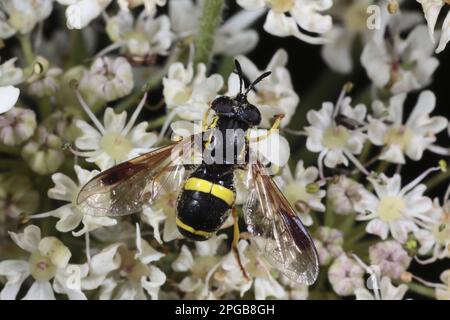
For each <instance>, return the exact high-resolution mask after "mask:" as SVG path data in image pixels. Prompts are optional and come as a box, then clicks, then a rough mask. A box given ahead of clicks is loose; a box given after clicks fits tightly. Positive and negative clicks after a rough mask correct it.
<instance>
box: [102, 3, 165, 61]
mask: <svg viewBox="0 0 450 320" xmlns="http://www.w3.org/2000/svg"><path fill="white" fill-rule="evenodd" d="M106 31H107V32H108V35H109V37H110V39H111V40H112V41H113V42H115V43H117V44H118V45H121V44H123V45H126V47H127V53H129V54H130V55H131V56H132V57H133V58H135V59H136V58H142V59H143V58H145V57H147V56H153V55H167V54H168V53H169V52H168V50H169V49H170V46H171V44H172V40H173V39H172V38H173V36H172V32H171V31H170V20H169V18H168V17H167V16H166V15H161V16H158V17H157V18H155V17H154V14H152V15H150V16H149V15H148V14H147V13H146V12H145V11H142V12H141V13H140V15H139V17H138V18H137V20H136V21H134V17H133V15H132V14H131V13H130V12H126V11H119V13H118V14H117V15H116V16H114V17H111V18H108V21H107V25H106ZM113 47H114V45H113Z"/></svg>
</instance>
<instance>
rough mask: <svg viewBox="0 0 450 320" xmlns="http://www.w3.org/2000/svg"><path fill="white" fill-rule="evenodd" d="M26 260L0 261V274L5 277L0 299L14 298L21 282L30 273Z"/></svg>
mask: <svg viewBox="0 0 450 320" xmlns="http://www.w3.org/2000/svg"><path fill="white" fill-rule="evenodd" d="M29 269H30V267H29V265H28V262H26V261H21V260H6V261H2V262H0V275H2V276H5V277H6V280H7V281H6V283H5V286H4V288H3V289H2V291H1V292H0V300H14V299H16V296H17V293H18V292H19V290H20V287H21V286H22V283H23V282H24V281H25V279H26V278H27V277H28V276H29V275H30V271H29Z"/></svg>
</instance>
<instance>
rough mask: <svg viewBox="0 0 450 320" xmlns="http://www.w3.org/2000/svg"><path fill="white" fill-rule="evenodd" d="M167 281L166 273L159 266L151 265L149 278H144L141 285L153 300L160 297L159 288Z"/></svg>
mask: <svg viewBox="0 0 450 320" xmlns="http://www.w3.org/2000/svg"><path fill="white" fill-rule="evenodd" d="M165 282H166V275H165V274H164V272H162V271H161V270H160V269H159V268H157V267H154V266H150V276H149V280H147V279H146V278H143V279H142V280H141V285H142V287H143V288H144V289H145V291H147V293H148V294H149V295H150V297H151V298H152V300H156V299H158V293H159V288H160V287H161V286H162V285H163V284H164V283H165Z"/></svg>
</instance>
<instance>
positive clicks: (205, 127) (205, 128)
mask: <svg viewBox="0 0 450 320" xmlns="http://www.w3.org/2000/svg"><path fill="white" fill-rule="evenodd" d="M210 111H211V108H208V110H206V112H205V114H204V115H203V131H206V130H207V129H208V126H209V124H208V117H209V112H210Z"/></svg>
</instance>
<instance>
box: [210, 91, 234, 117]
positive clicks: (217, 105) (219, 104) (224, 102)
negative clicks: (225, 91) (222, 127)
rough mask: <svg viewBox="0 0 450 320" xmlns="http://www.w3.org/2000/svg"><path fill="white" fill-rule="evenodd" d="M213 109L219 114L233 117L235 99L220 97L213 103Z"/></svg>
mask: <svg viewBox="0 0 450 320" xmlns="http://www.w3.org/2000/svg"><path fill="white" fill-rule="evenodd" d="M211 108H212V109H213V110H214V111H215V112H216V113H217V114H221V115H231V114H233V99H231V98H230V97H226V96H222V97H218V98H216V99H215V100H214V101H213V102H212V105H211Z"/></svg>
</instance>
